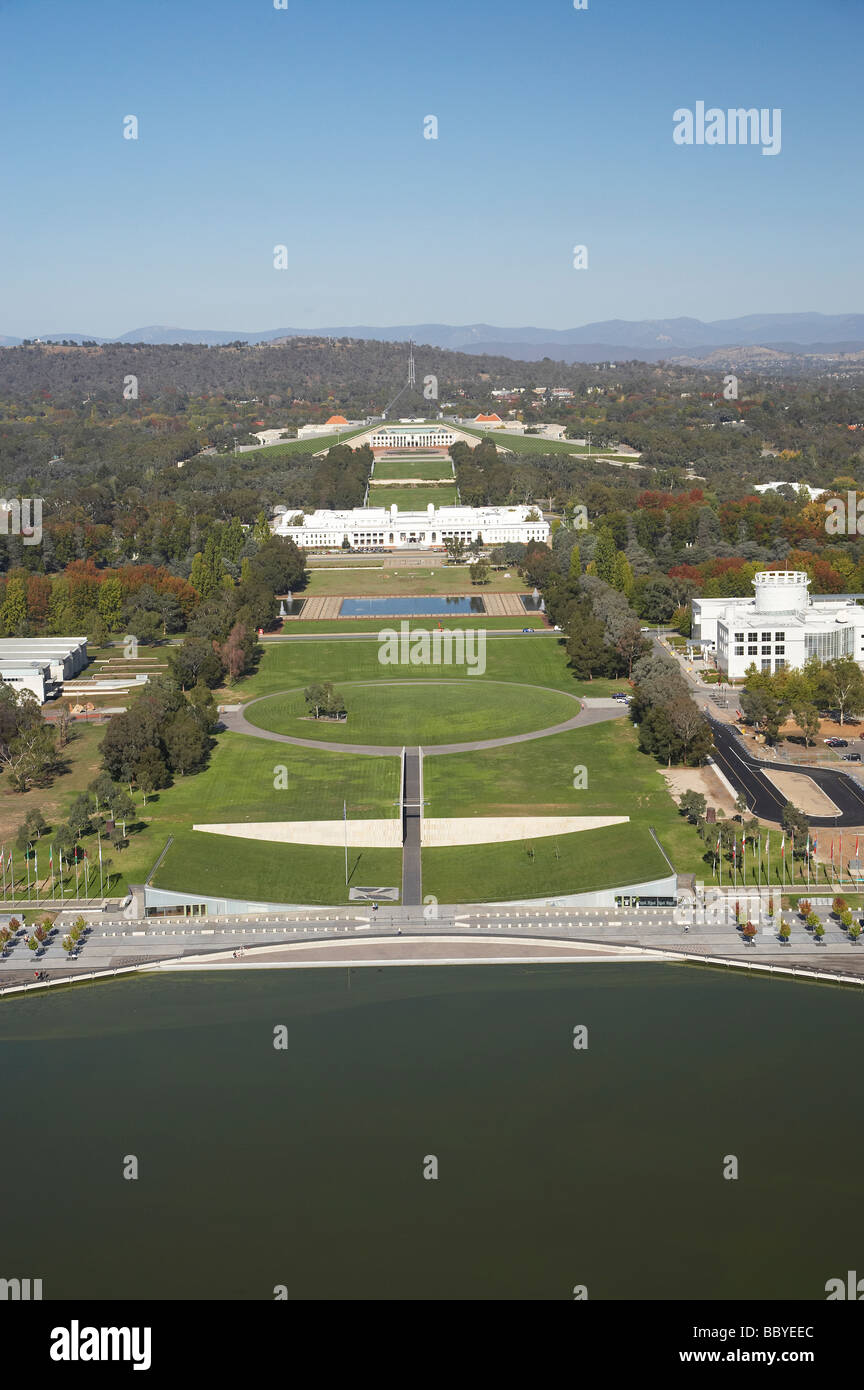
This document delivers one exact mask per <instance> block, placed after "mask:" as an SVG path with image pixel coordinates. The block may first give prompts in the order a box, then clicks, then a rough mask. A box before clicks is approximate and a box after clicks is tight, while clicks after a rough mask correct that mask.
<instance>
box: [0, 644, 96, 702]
mask: <svg viewBox="0 0 864 1390" xmlns="http://www.w3.org/2000/svg"><path fill="white" fill-rule="evenodd" d="M86 665H87V638H86V637H3V638H0V681H3V682H4V684H6V685H11V686H12V688H13V689H14V690H29V691H30V692H31V694H32V695H35V697H36V699H37V700H38V701H39V703H40V705H41V704H44V702H45V700H46V699H48V698H49V696H51V695H56V694H58V693H59V691H60V689H61V688H62V685H63V682H64V681H67V680H71V679H72V678H73V677H74V676H77V675H78V672H79V671H81V670H83V669H84V667H85V666H86Z"/></svg>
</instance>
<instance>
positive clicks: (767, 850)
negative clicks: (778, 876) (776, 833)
mask: <svg viewBox="0 0 864 1390" xmlns="http://www.w3.org/2000/svg"><path fill="white" fill-rule="evenodd" d="M765 854H766V857H767V859H768V888H769V890H770V888H771V831H770V830H769V831H768V834H767V835H766V836H765Z"/></svg>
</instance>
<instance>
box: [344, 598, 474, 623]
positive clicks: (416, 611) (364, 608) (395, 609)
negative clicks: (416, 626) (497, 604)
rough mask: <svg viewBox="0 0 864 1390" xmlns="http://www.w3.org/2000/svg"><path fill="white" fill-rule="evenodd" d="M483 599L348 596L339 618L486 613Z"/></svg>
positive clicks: (416, 616) (414, 616) (413, 616)
mask: <svg viewBox="0 0 864 1390" xmlns="http://www.w3.org/2000/svg"><path fill="white" fill-rule="evenodd" d="M485 612H486V605H485V604H484V602H483V600H482V598H471V597H468V596H464V597H461V596H460V597H453V598H447V597H442V596H440V595H439V596H438V597H436V598H345V599H343V600H342V604H341V607H340V609H339V616H340V618H373V617H377V618H419V617H428V616H430V615H431V616H433V617H436V616H437V615H438V614H441V615H442V616H444V615H445V614H446V615H453V614H456V613H485Z"/></svg>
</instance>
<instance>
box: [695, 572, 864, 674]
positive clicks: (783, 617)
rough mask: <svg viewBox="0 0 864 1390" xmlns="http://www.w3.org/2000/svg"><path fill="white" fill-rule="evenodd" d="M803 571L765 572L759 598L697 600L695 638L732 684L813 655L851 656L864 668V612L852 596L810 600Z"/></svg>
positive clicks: (758, 578)
mask: <svg viewBox="0 0 864 1390" xmlns="http://www.w3.org/2000/svg"><path fill="white" fill-rule="evenodd" d="M809 585H810V579H809V576H808V575H807V574H806V573H805V572H803V571H801V570H761V571H760V572H759V573H758V574H756V575H755V576H754V579H753V588H754V591H755V592H754V596H753V598H751V599H745V598H707V599H705V598H703V599H693V604H692V609H693V629H692V635H693V638H694V640H696V641H700V642H701V643H702V644H703V645H704V646H708V647H709V649H710V650H712V651H713V652H714V656H715V660H716V663H717V667H718V669H719V670H721V671H722V672H723V673H724V674H725V675H726V676H728V678H729V679H730V680H740V679H742V678H743V677H744V675H746V672H747V668H748V667H749V666H751V665H754V664H755V666H756V669H757V670H759V671H781V670H783V668H784V667H800V666H803V665H804V663H805V661H807V660H808V659H809V658H810V657H812V656H816V657H818V658H819V660H820V661H833V660H835V659H836V658H837V657H840V656H851V657H854V659H855V660H856V661H857V662H859V663H860V664H864V608H862V607H861V605H860V604H858V603H856V602H855V599H854V598H853V597H852V596H851V595H848V594H824V595H817V596H816V597H813V596H811V594H810V592H809Z"/></svg>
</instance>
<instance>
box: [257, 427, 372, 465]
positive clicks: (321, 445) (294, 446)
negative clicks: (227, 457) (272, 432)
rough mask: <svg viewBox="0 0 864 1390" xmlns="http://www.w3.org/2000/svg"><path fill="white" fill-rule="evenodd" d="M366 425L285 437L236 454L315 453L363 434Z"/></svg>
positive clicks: (277, 456)
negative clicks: (336, 432) (290, 437)
mask: <svg viewBox="0 0 864 1390" xmlns="http://www.w3.org/2000/svg"><path fill="white" fill-rule="evenodd" d="M366 429H367V426H365V425H362V426H361V427H360V428H359V429H356V430H343V432H342V433H341V434H323V435H319V436H318V437H317V438H315V439H286V440H285V442H284V443H282V444H267V445H265V446H264V448H262V449H250V450H249V451H248V453H245V454H238V455H237V457H238V458H249V459H258V458H263V457H266V458H267V459H268V461H269V460H270V459H279V458H282V457H283V456H284V457H285V458H288V457H289V456H290V455H291V454H317V453H318V452H319V450H321V449H332V448H333V446H334V445H335V444H347V443H348V441H349V440H350V439H354V438H356V436H357V435H358V434H365V433H366Z"/></svg>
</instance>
